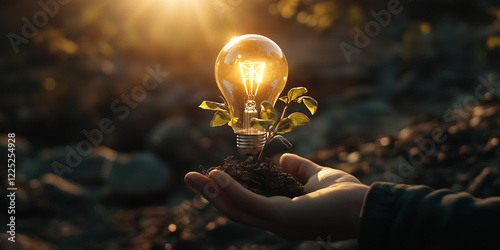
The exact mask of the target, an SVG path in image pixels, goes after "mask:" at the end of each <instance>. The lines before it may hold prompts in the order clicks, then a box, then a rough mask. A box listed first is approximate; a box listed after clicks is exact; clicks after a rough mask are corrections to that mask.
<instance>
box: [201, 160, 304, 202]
mask: <svg viewBox="0 0 500 250" xmlns="http://www.w3.org/2000/svg"><path fill="white" fill-rule="evenodd" d="M200 167H201V169H202V172H203V173H204V174H206V175H208V173H209V172H210V171H212V170H214V169H217V170H221V171H224V172H226V173H227V174H229V175H230V176H231V177H233V178H234V179H235V180H236V181H238V182H239V183H240V184H241V185H242V186H243V187H245V188H247V189H249V190H250V191H252V192H254V193H257V194H260V195H263V196H266V197H271V196H286V197H289V198H293V197H297V196H301V195H303V194H304V185H303V184H302V183H301V182H300V181H299V179H297V178H296V177H295V176H293V175H291V174H289V173H287V172H285V171H284V170H283V169H282V168H280V167H277V166H275V165H274V160H272V159H270V158H266V159H265V160H264V161H263V162H262V161H254V160H253V157H251V156H249V157H248V158H247V159H246V160H245V161H237V160H233V157H232V156H228V157H227V158H226V159H225V160H224V164H223V165H221V166H217V167H211V168H209V169H208V170H205V168H203V167H202V166H200Z"/></svg>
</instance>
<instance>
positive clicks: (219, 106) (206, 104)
mask: <svg viewBox="0 0 500 250" xmlns="http://www.w3.org/2000/svg"><path fill="white" fill-rule="evenodd" d="M198 107H200V108H202V109H209V110H221V111H227V107H226V104H224V103H218V102H210V101H203V102H202V103H201V104H200V106H198Z"/></svg>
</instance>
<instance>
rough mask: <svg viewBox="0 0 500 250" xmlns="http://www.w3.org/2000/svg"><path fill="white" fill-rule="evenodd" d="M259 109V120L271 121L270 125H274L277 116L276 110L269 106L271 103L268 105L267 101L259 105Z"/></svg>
mask: <svg viewBox="0 0 500 250" xmlns="http://www.w3.org/2000/svg"><path fill="white" fill-rule="evenodd" d="M260 107H261V110H260V118H261V119H262V120H266V121H273V123H272V124H274V123H276V122H277V121H278V120H279V118H280V117H279V114H278V112H277V111H276V109H274V107H273V105H271V103H269V102H268V101H263V102H262V103H261V104H260Z"/></svg>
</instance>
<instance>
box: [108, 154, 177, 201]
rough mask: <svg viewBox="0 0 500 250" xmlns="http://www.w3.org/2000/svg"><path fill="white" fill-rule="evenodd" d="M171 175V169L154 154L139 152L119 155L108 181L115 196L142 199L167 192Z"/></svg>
mask: <svg viewBox="0 0 500 250" xmlns="http://www.w3.org/2000/svg"><path fill="white" fill-rule="evenodd" d="M171 175H172V170H171V168H170V167H169V166H168V165H167V164H166V163H165V162H163V161H162V160H161V159H160V158H159V157H158V156H156V155H155V154H154V153H151V152H139V153H133V154H130V155H126V154H122V155H119V156H118V158H117V160H116V161H115V162H114V163H113V165H112V167H111V169H110V171H109V174H108V175H107V178H106V179H107V183H108V185H109V188H110V189H111V194H112V195H113V196H116V197H127V198H134V197H135V198H140V197H143V196H147V195H151V194H156V193H160V192H162V191H165V190H166V188H167V187H168V186H169V184H170V179H171V178H170V177H171Z"/></svg>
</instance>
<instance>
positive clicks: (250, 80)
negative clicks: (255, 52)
mask: <svg viewBox="0 0 500 250" xmlns="http://www.w3.org/2000/svg"><path fill="white" fill-rule="evenodd" d="M239 65H240V71H241V76H242V79H243V85H244V86H245V91H246V92H247V95H248V96H249V97H255V95H256V94H257V91H258V90H259V85H260V83H261V82H262V74H263V73H264V67H265V66H266V63H265V62H240V63H239Z"/></svg>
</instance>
